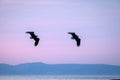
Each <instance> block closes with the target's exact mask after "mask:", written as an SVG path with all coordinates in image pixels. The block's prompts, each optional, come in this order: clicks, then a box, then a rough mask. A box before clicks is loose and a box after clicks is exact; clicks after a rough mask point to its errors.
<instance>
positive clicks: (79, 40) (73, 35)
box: [68, 32, 81, 47]
mask: <svg viewBox="0 0 120 80" xmlns="http://www.w3.org/2000/svg"><path fill="white" fill-rule="evenodd" d="M68 34H71V35H72V37H71V39H75V40H76V43H77V46H78V47H79V46H80V43H81V39H80V38H79V37H78V36H77V35H76V34H75V33H74V32H68Z"/></svg>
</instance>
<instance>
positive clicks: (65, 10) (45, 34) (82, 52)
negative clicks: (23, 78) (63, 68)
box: [0, 0, 120, 65]
mask: <svg viewBox="0 0 120 80" xmlns="http://www.w3.org/2000/svg"><path fill="white" fill-rule="evenodd" d="M26 31H34V32H35V34H37V36H38V37H39V38H40V42H39V44H38V46H37V47H35V46H34V40H32V39H30V35H28V34H26V33H25V32H26ZM68 32H75V33H76V34H77V35H78V36H79V38H81V45H80V47H77V46H76V42H75V41H74V40H72V39H71V35H69V34H68ZM32 62H42V63H47V64H111V65H120V1H119V0H0V63H6V64H11V65H17V64H22V63H32Z"/></svg>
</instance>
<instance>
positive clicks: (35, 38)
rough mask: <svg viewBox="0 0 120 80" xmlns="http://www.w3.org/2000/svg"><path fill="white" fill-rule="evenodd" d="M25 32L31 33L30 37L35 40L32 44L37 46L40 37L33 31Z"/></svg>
mask: <svg viewBox="0 0 120 80" xmlns="http://www.w3.org/2000/svg"><path fill="white" fill-rule="evenodd" d="M26 33H28V34H30V35H31V37H30V39H34V41H35V43H34V45H35V46H37V45H38V43H39V40H40V39H39V38H38V37H37V35H35V34H34V32H33V31H28V32H26Z"/></svg>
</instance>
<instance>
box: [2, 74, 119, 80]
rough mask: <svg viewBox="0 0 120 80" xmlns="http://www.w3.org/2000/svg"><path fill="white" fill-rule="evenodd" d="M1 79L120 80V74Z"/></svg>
mask: <svg viewBox="0 0 120 80" xmlns="http://www.w3.org/2000/svg"><path fill="white" fill-rule="evenodd" d="M0 80H120V75H0Z"/></svg>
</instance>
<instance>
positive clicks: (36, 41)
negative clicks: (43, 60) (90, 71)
mask: <svg viewBox="0 0 120 80" xmlns="http://www.w3.org/2000/svg"><path fill="white" fill-rule="evenodd" d="M34 40H35V44H34V45H35V46H37V45H38V43H39V40H40V39H39V38H34Z"/></svg>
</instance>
